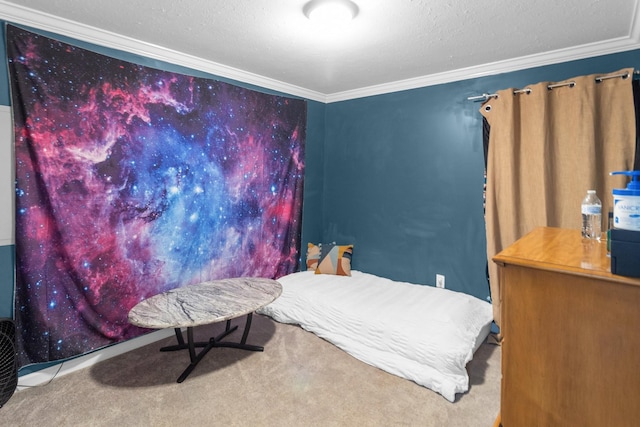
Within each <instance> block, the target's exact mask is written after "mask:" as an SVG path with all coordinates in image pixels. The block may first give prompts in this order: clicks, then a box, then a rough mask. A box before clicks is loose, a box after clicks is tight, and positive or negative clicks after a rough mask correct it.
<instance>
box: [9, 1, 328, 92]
mask: <svg viewBox="0 0 640 427" xmlns="http://www.w3.org/2000/svg"><path fill="white" fill-rule="evenodd" d="M0 19H3V20H6V21H8V22H11V23H13V24H19V25H26V26H29V27H32V28H37V29H40V30H44V31H49V32H52V33H56V34H60V35H63V36H67V37H71V38H74V39H77V40H81V41H84V42H88V43H93V44H95V45H99V46H103V47H108V48H112V49H117V50H122V51H125V52H129V53H133V54H136V55H141V56H145V57H148V58H152V59H156V60H159V61H164V62H169V63H171V64H175V65H180V66H183V67H187V68H192V69H195V70H198V71H203V72H206V73H210V74H213V75H215V76H219V77H224V78H228V79H231V80H236V81H239V82H243V83H247V84H251V85H255V86H259V87H262V88H265V89H270V90H274V91H278V92H282V93H286V94H288V95H293V96H299V97H301V98H306V99H310V100H314V101H319V102H326V95H325V94H323V93H320V92H317V91H313V90H309V89H306V88H303V87H299V86H295V85H292V84H289V83H285V82H282V81H279V80H275V79H271V78H268V77H264V76H261V75H258V74H254V73H250V72H247V71H244V70H240V69H238V68H233V67H229V66H226V65H224V64H219V63H217V62H213V61H208V60H204V59H202V58H198V57H196V56H193V55H188V54H185V53H181V52H178V51H175V50H171V49H167V48H165V47H162V46H158V45H154V44H152V43H147V42H143V41H140V40H136V39H133V38H130V37H126V36H123V35H120V34H116V33H112V32H110V31H105V30H101V29H99V28H95V27H91V26H89V25H85V24H82V23H78V22H75V21H71V20H68V19H65V18H60V17H58V16H53V15H50V14H47V13H44V12H39V11H35V10H33V9H29V8H27V7H24V6H19V5H16V4H13V3H7V2H6V1H4V0H0Z"/></svg>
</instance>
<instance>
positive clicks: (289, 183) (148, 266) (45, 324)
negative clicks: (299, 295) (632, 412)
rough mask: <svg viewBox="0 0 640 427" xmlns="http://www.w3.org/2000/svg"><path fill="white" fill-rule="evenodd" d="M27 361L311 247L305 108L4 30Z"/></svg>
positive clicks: (51, 356) (93, 339) (270, 269)
mask: <svg viewBox="0 0 640 427" xmlns="http://www.w3.org/2000/svg"><path fill="white" fill-rule="evenodd" d="M7 50H8V62H9V71H10V80H11V98H12V110H13V115H14V130H15V156H16V209H17V212H16V272H17V274H16V301H15V308H16V310H15V315H16V322H17V324H18V329H19V331H21V333H20V336H19V337H18V349H19V364H20V366H24V365H26V364H29V363H35V362H47V361H52V360H60V359H64V358H68V357H71V356H76V355H78V354H82V353H86V352H88V351H91V350H94V349H97V348H100V347H103V346H105V345H109V344H113V343H116V342H120V341H123V340H127V339H130V338H132V337H135V336H138V335H140V334H142V333H146V332H148V331H146V330H143V329H140V328H137V327H134V326H133V325H131V324H129V323H128V322H127V315H128V312H129V310H130V309H131V308H132V307H133V306H134V305H135V304H137V303H138V302H139V301H141V300H142V299H144V298H147V297H149V296H152V295H155V294H157V293H160V292H163V291H166V290H169V289H172V288H175V287H179V286H188V285H190V284H194V283H198V282H201V281H205V280H212V279H219V278H226V277H242V276H252V277H268V278H278V277H280V276H282V275H284V274H288V273H291V272H293V271H295V270H296V269H297V267H298V260H299V252H300V229H301V215H302V187H303V177H304V142H305V136H306V129H305V127H306V114H307V113H306V102H305V101H304V100H299V99H292V98H288V97H282V96H275V95H269V94H264V93H260V92H257V91H254V90H249V89H246V88H242V87H238V86H235V85H231V84H227V83H222V82H219V81H216V80H211V79H205V78H197V77H193V76H188V75H182V74H177V73H171V72H167V71H162V70H157V69H152V68H148V67H144V66H140V65H136V64H133V63H129V62H125V61H121V60H117V59H114V58H110V57H107V56H104V55H100V54H97V53H94V52H91V51H88V50H85V49H81V48H78V47H75V46H72V45H69V44H66V43H62V42H60V41H56V40H53V39H51V38H48V37H44V36H41V35H38V34H35V33H32V32H29V31H26V30H23V29H20V28H17V27H14V26H11V25H9V26H7Z"/></svg>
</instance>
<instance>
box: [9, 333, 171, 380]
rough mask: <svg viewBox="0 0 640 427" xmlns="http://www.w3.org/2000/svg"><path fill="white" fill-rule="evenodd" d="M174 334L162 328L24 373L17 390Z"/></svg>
mask: <svg viewBox="0 0 640 427" xmlns="http://www.w3.org/2000/svg"><path fill="white" fill-rule="evenodd" d="M173 334H174V332H173V329H162V330H160V331H155V332H151V333H149V334H146V335H142V336H140V337H137V338H133V339H130V340H128V341H125V342H122V343H119V344H114V345H111V346H109V347H105V348H103V349H100V350H96V351H94V352H92V353H89V354H85V355H84V356H80V357H76V358H74V359H71V360H66V361H64V362H62V363H59V364H57V365H53V366H49V367H48V368H45V369H42V370H40V371H36V372H32V373H30V374H26V375H22V376H20V377H19V378H18V388H17V391H21V390H24V389H28V388H29V387H36V386H39V385H42V384H46V383H49V382H50V381H52V380H53V379H54V378H58V377H61V376H63V375H67V374H70V373H71V372H74V371H77V370H79V369H84V368H87V367H89V366H92V365H95V364H96V363H98V362H102V361H103V360H107V359H110V358H112V357H114V356H119V355H121V354H124V353H126V352H128V351H131V350H135V349H136V348H139V347H143V346H145V345H147V344H151V343H154V342H156V341H160V340H162V339H165V338H168V337H170V336H173Z"/></svg>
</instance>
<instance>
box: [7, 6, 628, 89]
mask: <svg viewBox="0 0 640 427" xmlns="http://www.w3.org/2000/svg"><path fill="white" fill-rule="evenodd" d="M306 1H307V0H135V1H134V0H109V1H107V0H104V1H87V0H15V1H5V0H0V19H6V20H9V21H11V22H16V23H19V24H20V23H21V24H25V25H33V26H35V27H37V28H43V29H47V30H51V31H57V32H58V33H60V34H65V35H70V36H76V37H82V38H83V39H84V40H88V41H93V42H96V43H98V44H105V45H109V44H112V45H113V43H111V42H112V41H113V40H115V39H118V38H119V39H121V40H120V41H119V42H118V43H116V44H117V45H119V46H122V45H124V46H126V45H127V43H129V44H131V45H132V46H133V45H135V46H137V47H136V49H138V50H139V51H141V52H144V50H145V49H150V50H152V51H154V52H161V51H162V50H163V49H164V50H167V51H170V52H172V53H173V54H171V55H169V56H170V60H171V58H173V59H174V61H175V58H176V56H175V55H176V54H178V53H180V54H187V55H188V56H189V57H190V59H191V62H193V63H194V64H195V66H196V67H197V68H201V69H203V68H204V69H205V71H208V70H207V69H206V68H208V67H207V65H209V66H210V65H212V64H213V65H216V66H217V65H219V66H222V67H224V69H223V72H222V73H221V74H229V75H223V77H231V78H233V77H234V76H233V74H234V72H241V73H246V75H248V76H252V77H255V78H257V79H260V78H264V79H265V80H266V82H267V83H266V84H265V86H266V87H274V86H279V85H280V84H282V85H284V86H285V87H288V86H290V87H291V90H289V92H291V93H294V94H295V93H300V92H304V93H311V94H312V96H311V98H314V97H315V98H320V99H322V98H324V97H326V98H328V99H331V97H334V98H339V97H340V96H342V97H343V98H348V97H350V95H349V94H351V97H356V96H357V95H358V93H364V94H366V93H367V91H369V92H371V93H375V91H376V89H374V88H378V91H379V92H384V91H385V90H386V91H390V90H392V89H393V88H394V87H396V86H397V85H398V82H405V83H407V82H410V84H413V85H414V86H420V85H425V84H428V83H429V82H430V81H436V80H437V78H441V79H443V78H444V77H442V76H446V75H455V76H456V78H458V79H459V78H467V77H476V76H479V75H485V74H491V73H494V72H500V71H504V70H505V69H517V68H525V67H527V66H533V65H542V64H544V63H552V62H559V61H563V60H568V59H577V58H580V57H586V56H594V55H597V54H603V53H611V52H615V51H622V50H629V49H633V48H637V47H638V46H639V44H638V34H637V33H638V32H639V31H638V30H637V29H636V28H635V26H637V25H638V24H636V17H637V14H638V11H637V1H638V0H563V1H558V0H529V1H517V2H514V1H504V0H485V1H473V0H449V1H443V0H393V1H391V0H354V1H355V2H356V3H357V4H358V6H359V13H358V15H357V17H356V19H354V20H353V21H352V22H351V23H350V25H349V26H347V27H345V28H342V29H340V30H336V31H333V32H328V31H326V30H322V29H320V28H317V27H316V26H314V24H313V23H312V22H310V21H309V20H308V19H307V18H306V17H305V16H304V15H303V13H302V7H303V6H304V4H305V3H306ZM78 23H80V24H84V25H80V26H78V25H77V24H78ZM89 36H91V37H89ZM92 38H93V39H92ZM137 53H138V52H137ZM156 56H157V57H158V56H161V55H156ZM198 61H202V64H204V65H203V66H199V65H198ZM209 68H210V67H209ZM213 71H216V69H215V67H214V69H213ZM218 71H219V70H218ZM239 79H240V80H243V78H242V76H240V77H239ZM434 79H435V80H434ZM245 80H246V79H245ZM407 84H409V83H407ZM394 85H396V86H394ZM278 88H282V87H278ZM400 88H402V86H401V85H400ZM341 94H342V95H341Z"/></svg>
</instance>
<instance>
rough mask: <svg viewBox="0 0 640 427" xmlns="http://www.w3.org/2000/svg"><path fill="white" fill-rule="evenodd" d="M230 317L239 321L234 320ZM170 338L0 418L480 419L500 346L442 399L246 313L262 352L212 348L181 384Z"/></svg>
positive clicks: (466, 423) (354, 422) (10, 406)
mask: <svg viewBox="0 0 640 427" xmlns="http://www.w3.org/2000/svg"><path fill="white" fill-rule="evenodd" d="M234 322H237V323H240V325H241V327H240V329H242V326H243V325H244V319H242V321H241V322H238V321H237V320H236V321H234ZM223 327H224V325H223V324H216V325H208V326H202V327H198V328H196V329H195V335H196V337H197V338H199V339H202V340H205V339H206V338H208V337H209V336H213V335H216V334H217V333H218V332H220V331H221V330H222V328H223ZM240 336H241V332H239V331H236V332H235V333H234V334H233V335H231V336H230V337H229V338H227V339H235V340H239V337H240ZM174 342H175V338H168V339H165V340H162V341H159V342H156V343H153V344H150V345H147V346H145V347H141V348H138V349H136V350H133V351H130V352H127V353H125V354H123V355H120V356H116V357H113V358H111V359H108V360H105V361H103V362H100V363H98V364H96V365H93V366H91V367H89V368H85V369H82V370H79V371H76V372H73V373H70V374H68V375H65V376H62V377H59V378H55V379H54V380H53V381H51V382H50V383H49V384H47V385H43V386H38V387H33V388H29V389H26V390H22V391H19V392H16V393H15V394H14V395H13V397H11V399H10V400H9V401H8V402H7V403H6V404H5V405H4V407H2V408H0V425H3V426H113V427H125V426H127V427H128V426H187V425H189V426H425V427H429V426H434V427H435V426H437V427H443V426H452V427H453V426H459V427H475V426H478V427H489V426H492V425H493V422H494V421H495V419H496V416H497V415H498V412H499V406H500V403H499V402H500V347H498V346H495V345H492V344H487V343H485V344H483V345H482V346H481V347H480V348H479V350H478V351H477V352H476V355H475V357H474V359H473V360H472V361H471V362H470V363H469V365H468V371H469V374H470V390H469V391H468V392H467V393H465V394H461V395H458V396H457V399H456V401H455V402H454V403H451V402H449V401H447V400H446V399H444V398H443V397H442V396H440V395H439V394H437V393H434V392H433V391H431V390H428V389H426V388H424V387H421V386H419V385H417V384H415V383H413V382H411V381H408V380H404V379H402V378H399V377H396V376H394V375H391V374H388V373H386V372H384V371H381V370H379V369H377V368H374V367H372V366H369V365H367V364H365V363H363V362H360V361H359V360H357V359H355V358H353V357H352V356H350V355H348V354H347V353H345V352H343V351H342V350H340V349H339V348H337V347H335V346H333V345H332V344H330V343H328V342H326V341H324V340H322V339H320V338H318V337H316V336H315V335H313V334H311V333H309V332H306V331H304V330H303V329H301V328H299V327H297V326H293V325H285V324H280V323H277V322H274V321H273V320H272V319H270V318H268V317H265V316H260V315H256V316H254V321H253V326H252V329H251V333H250V334H249V339H248V341H247V342H248V343H250V344H256V345H264V346H265V351H264V352H248V351H243V350H237V349H231V348H214V349H212V350H211V351H210V352H209V353H208V354H207V355H206V356H205V357H204V359H203V360H202V361H201V362H200V364H199V365H198V366H197V367H196V369H195V370H194V371H193V373H192V374H191V375H190V376H189V377H188V378H187V379H186V380H185V381H184V382H183V383H182V384H177V383H176V379H177V377H178V376H179V375H180V374H181V373H182V371H183V370H184V368H185V367H186V366H187V365H188V360H189V356H188V354H187V353H186V352H184V351H179V352H160V351H158V350H159V348H160V347H162V346H165V345H170V344H173V343H174Z"/></svg>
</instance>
